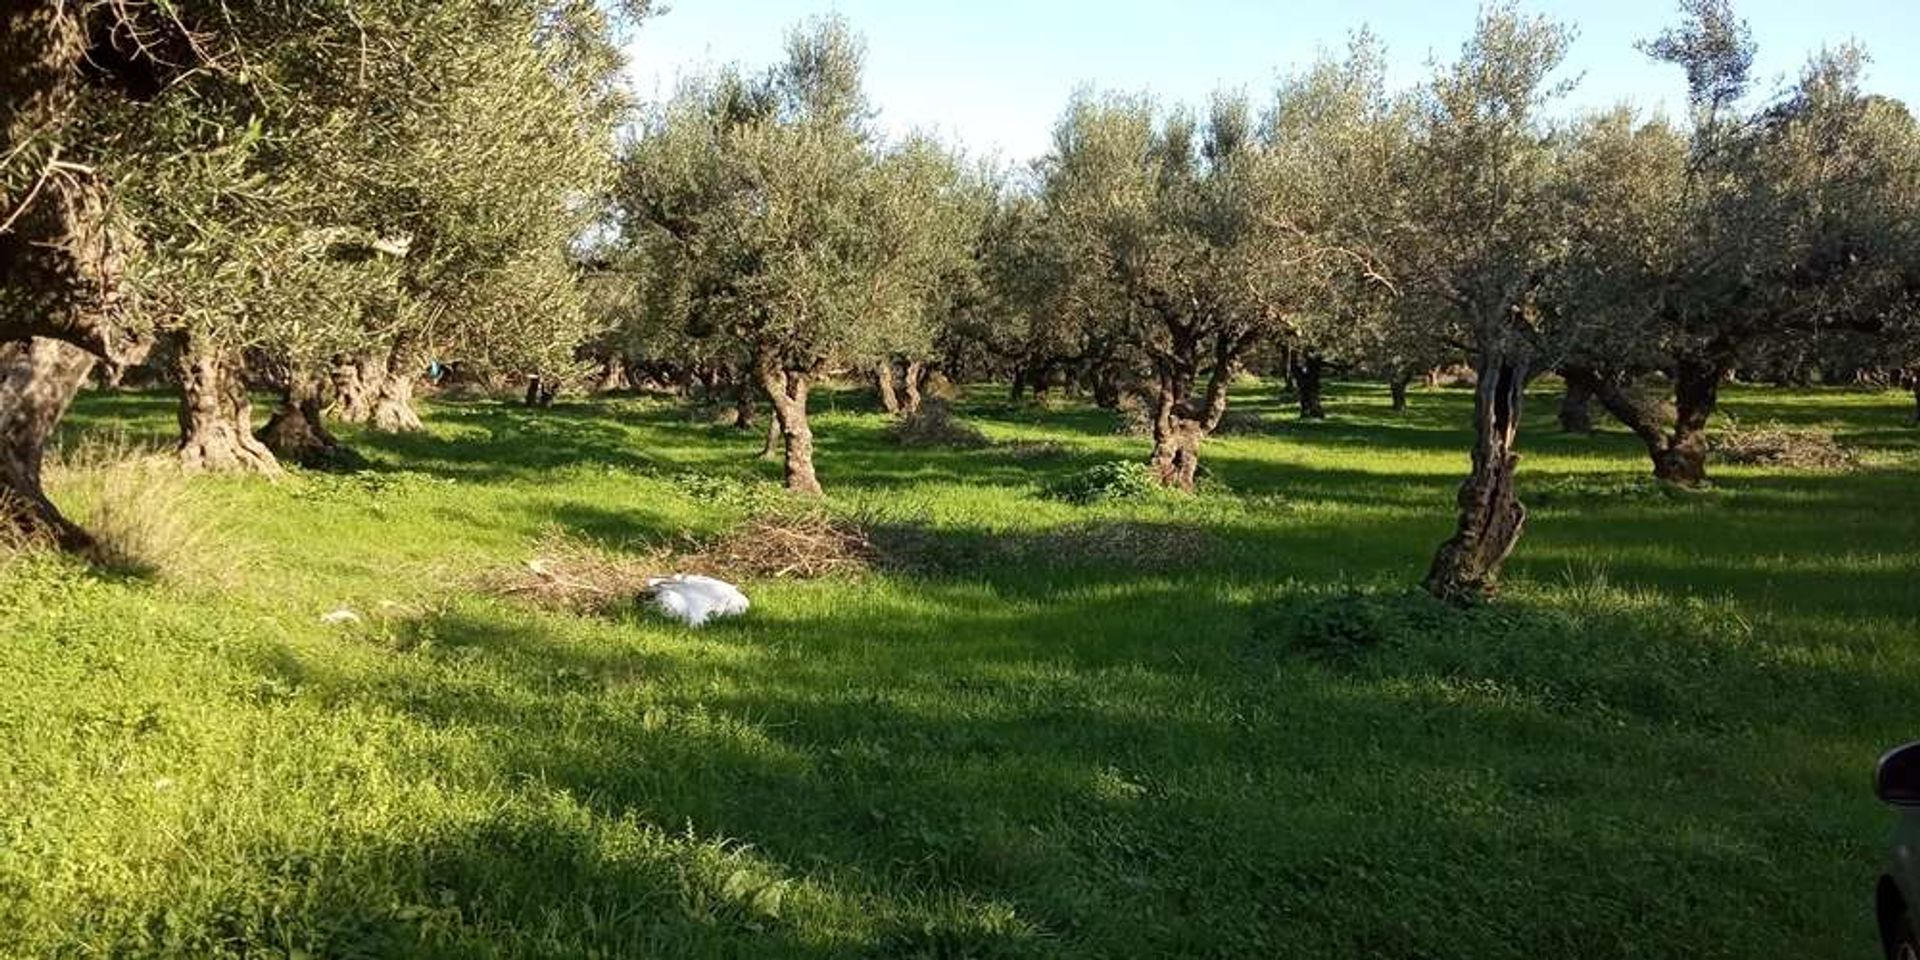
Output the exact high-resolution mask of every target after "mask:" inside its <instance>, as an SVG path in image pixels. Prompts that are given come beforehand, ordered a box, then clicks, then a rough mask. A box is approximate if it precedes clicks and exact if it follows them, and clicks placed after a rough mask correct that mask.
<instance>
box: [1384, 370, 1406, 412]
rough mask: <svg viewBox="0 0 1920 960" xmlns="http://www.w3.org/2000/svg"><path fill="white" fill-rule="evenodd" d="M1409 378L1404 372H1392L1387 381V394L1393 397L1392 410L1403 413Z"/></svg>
mask: <svg viewBox="0 0 1920 960" xmlns="http://www.w3.org/2000/svg"><path fill="white" fill-rule="evenodd" d="M1409 382H1410V378H1409V377H1407V376H1406V375H1404V374H1394V376H1393V379H1391V380H1388V381H1387V395H1388V396H1390V397H1392V398H1393V412H1394V413H1404V412H1406V409H1407V385H1408V383H1409Z"/></svg>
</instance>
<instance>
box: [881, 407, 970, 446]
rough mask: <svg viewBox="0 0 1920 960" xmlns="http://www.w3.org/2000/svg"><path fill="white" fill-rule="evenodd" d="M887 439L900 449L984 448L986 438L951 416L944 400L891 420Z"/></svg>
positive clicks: (951, 412)
mask: <svg viewBox="0 0 1920 960" xmlns="http://www.w3.org/2000/svg"><path fill="white" fill-rule="evenodd" d="M887 436H888V437H890V438H891V439H892V440H893V442H894V443H897V444H899V445H900V446H903V447H960V448H970V447H984V446H986V445H987V442H988V441H987V436H986V434H984V433H981V432H980V428H978V427H976V426H974V425H973V424H971V423H968V422H966V421H965V420H962V419H960V418H959V417H956V416H954V415H953V407H952V406H950V405H948V404H947V402H946V401H944V400H938V399H928V400H926V401H924V402H923V403H921V405H920V409H918V410H916V411H914V412H912V413H909V414H907V415H906V416H904V417H901V418H900V419H898V420H896V421H894V423H893V425H892V426H890V427H888V428H887Z"/></svg>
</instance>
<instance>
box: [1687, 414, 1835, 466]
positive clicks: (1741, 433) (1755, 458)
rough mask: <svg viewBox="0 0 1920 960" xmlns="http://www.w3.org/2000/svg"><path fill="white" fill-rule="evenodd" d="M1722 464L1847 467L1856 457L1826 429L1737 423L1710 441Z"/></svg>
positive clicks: (1715, 454)
mask: <svg viewBox="0 0 1920 960" xmlns="http://www.w3.org/2000/svg"><path fill="white" fill-rule="evenodd" d="M1710 449H1711V450H1712V452H1713V456H1714V458H1715V459H1717V460H1719V461H1720V462H1722V463H1733V464H1741V465H1746V466H1758V467H1788V468H1793V469H1804V470H1850V469H1852V468H1853V467H1854V466H1856V465H1858V463H1859V459H1858V458H1857V457H1856V456H1855V455H1854V452H1853V451H1852V450H1849V449H1847V448H1846V447H1844V446H1842V445H1841V444H1840V442H1839V441H1838V440H1835V439H1834V438H1833V434H1832V433H1831V432H1829V431H1826V430H1806V429H1791V428H1788V427H1783V426H1780V425H1779V424H1762V425H1759V426H1754V427H1743V426H1739V425H1737V424H1735V425H1730V426H1729V427H1728V428H1727V429H1725V430H1721V431H1720V432H1718V433H1715V434H1714V435H1713V437H1712V440H1711V443H1710Z"/></svg>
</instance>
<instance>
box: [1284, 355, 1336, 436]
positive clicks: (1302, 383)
mask: <svg viewBox="0 0 1920 960" xmlns="http://www.w3.org/2000/svg"><path fill="white" fill-rule="evenodd" d="M1292 370H1293V391H1294V395H1295V398H1296V399H1297V400H1298V401H1299V403H1300V419H1302V420H1325V419H1326V418H1327V408H1326V406H1325V405H1324V404H1323V403H1322V402H1321V393H1320V387H1321V380H1322V378H1323V376H1324V374H1325V373H1326V362H1325V361H1323V360H1321V359H1320V358H1319V357H1316V356H1314V355H1313V354H1311V353H1305V352H1302V353H1298V354H1296V355H1295V356H1294V358H1293V368H1292Z"/></svg>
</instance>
